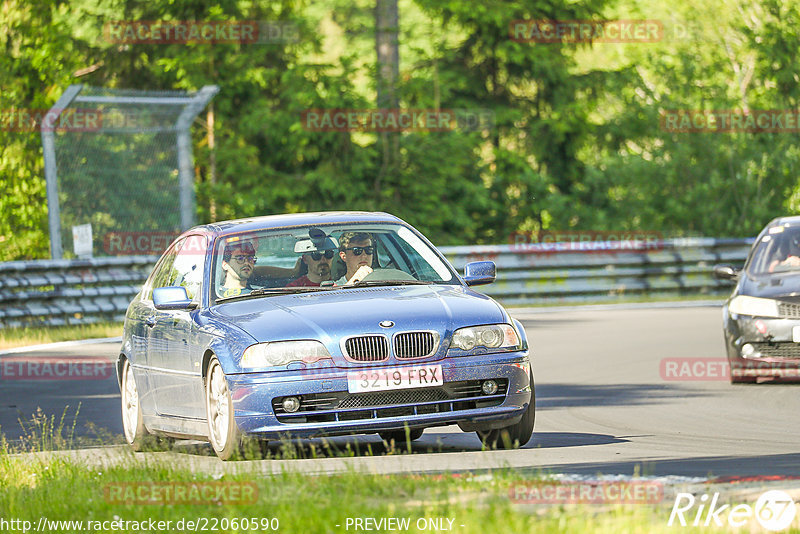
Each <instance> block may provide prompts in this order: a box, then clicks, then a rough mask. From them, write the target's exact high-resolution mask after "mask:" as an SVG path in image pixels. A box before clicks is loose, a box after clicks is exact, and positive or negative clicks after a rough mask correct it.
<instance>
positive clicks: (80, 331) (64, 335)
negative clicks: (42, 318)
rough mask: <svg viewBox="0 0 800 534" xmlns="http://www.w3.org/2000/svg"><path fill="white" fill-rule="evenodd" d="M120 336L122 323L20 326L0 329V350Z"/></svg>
mask: <svg viewBox="0 0 800 534" xmlns="http://www.w3.org/2000/svg"><path fill="white" fill-rule="evenodd" d="M120 335H122V323H118V322H109V323H94V324H81V325H66V326H20V327H8V328H0V350H5V349H12V348H15V347H25V346H28V345H40V344H44V343H55V342H57V341H72V340H76V339H92V338H102V337H117V336H120Z"/></svg>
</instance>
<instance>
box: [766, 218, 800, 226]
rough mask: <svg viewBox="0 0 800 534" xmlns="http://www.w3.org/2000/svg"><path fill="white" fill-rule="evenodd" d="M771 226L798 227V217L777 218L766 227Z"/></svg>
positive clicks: (799, 224)
mask: <svg viewBox="0 0 800 534" xmlns="http://www.w3.org/2000/svg"><path fill="white" fill-rule="evenodd" d="M772 226H800V215H793V216H791V217H777V218H775V219H772V220H771V221H770V222H769V224H768V225H767V227H772Z"/></svg>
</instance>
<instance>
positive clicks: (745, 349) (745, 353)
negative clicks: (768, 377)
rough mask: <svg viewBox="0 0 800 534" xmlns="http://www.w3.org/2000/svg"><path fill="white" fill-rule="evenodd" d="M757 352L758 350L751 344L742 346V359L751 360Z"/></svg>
mask: <svg viewBox="0 0 800 534" xmlns="http://www.w3.org/2000/svg"><path fill="white" fill-rule="evenodd" d="M755 351H756V348H755V347H754V346H753V345H751V344H750V343H745V344H744V345H742V358H749V357H750V356H752V355H753V353H754V352H755Z"/></svg>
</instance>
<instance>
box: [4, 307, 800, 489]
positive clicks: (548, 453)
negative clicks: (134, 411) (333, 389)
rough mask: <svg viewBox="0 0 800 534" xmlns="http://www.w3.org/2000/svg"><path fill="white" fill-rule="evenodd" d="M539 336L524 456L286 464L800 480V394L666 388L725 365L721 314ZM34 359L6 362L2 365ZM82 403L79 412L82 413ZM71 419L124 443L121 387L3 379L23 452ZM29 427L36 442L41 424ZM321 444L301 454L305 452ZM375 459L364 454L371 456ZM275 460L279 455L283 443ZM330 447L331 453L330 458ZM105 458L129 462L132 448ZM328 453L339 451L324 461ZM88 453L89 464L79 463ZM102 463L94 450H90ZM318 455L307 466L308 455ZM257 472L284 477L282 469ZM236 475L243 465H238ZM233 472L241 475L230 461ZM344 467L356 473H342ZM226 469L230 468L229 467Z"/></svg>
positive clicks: (184, 449)
mask: <svg viewBox="0 0 800 534" xmlns="http://www.w3.org/2000/svg"><path fill="white" fill-rule="evenodd" d="M513 314H514V315H515V316H516V317H517V318H518V319H520V320H521V321H522V322H523V324H524V325H525V328H526V330H527V333H528V338H529V342H530V344H531V348H532V354H533V366H534V373H535V378H536V397H537V399H536V400H537V412H536V426H535V429H534V437H533V439H532V440H531V442H530V443H528V444H527V445H526V446H525V447H524V448H522V449H519V450H509V451H482V450H481V443H480V441H479V440H478V438H477V436H476V435H475V434H474V433H462V432H461V431H460V430H459V429H458V427H456V426H452V427H437V428H432V429H428V430H426V432H425V434H424V435H423V437H422V438H421V439H420V440H419V441H417V442H415V443H414V444H413V446H412V451H413V453H414V454H411V455H396V454H390V455H387V454H386V447H385V446H384V444H383V442H382V441H381V440H380V438H378V436H376V435H371V436H358V437H339V438H332V439H330V440H329V443H330V444H331V445H332V447H333V449H339V450H343V449H345V448H346V447H347V446H348V445H350V447H351V448H353V449H356V448H357V449H358V451H360V452H362V453H361V454H359V453H357V454H356V455H355V458H346V459H345V458H340V457H335V454H328V457H327V458H326V457H324V456H325V453H322V456H323V457H321V458H320V457H319V456H318V457H317V459H305V460H280V461H279V463H280V464H286V463H289V464H294V466H295V467H298V468H300V469H301V470H309V471H322V472H325V471H329V472H330V471H339V470H342V469H344V468H350V467H352V466H356V467H362V468H365V469H366V470H368V471H371V472H397V471H409V470H413V471H444V470H449V471H457V470H464V469H484V468H492V467H502V466H508V467H513V468H517V469H531V470H540V469H541V470H545V471H550V472H556V473H575V474H585V475H595V474H598V473H602V474H621V475H633V474H642V475H654V476H664V475H681V476H691V477H705V476H753V475H785V476H800V452H799V451H798V444H800V425H798V424H797V423H798V418H800V395H798V393H800V389H799V388H800V385H795V384H769V383H767V384H757V385H756V384H752V385H731V384H730V383H729V382H728V381H727V379H719V378H716V379H711V380H702V381H687V380H683V379H681V380H667V379H665V377H664V376H662V374H663V373H662V366H661V361H662V359H665V358H719V359H722V358H724V350H723V344H722V329H721V313H720V309H719V307H710V306H706V307H682V308H667V309H620V308H610V309H597V308H595V309H577V308H576V309H572V310H563V309H559V310H555V311H547V310H535V311H534V310H516V312H515V313H513ZM117 348H118V344H115V343H104V344H91V345H80V346H73V347H67V348H63V347H62V348H50V349H47V350H40V351H36V352H28V353H24V357H26V358H46V357H50V358H86V357H100V358H102V357H108V358H113V357H114V355H115V353H116V350H117ZM20 356H23V354H14V355H3V356H0V362H4V361H5V360H6V359H7V358H11V357H17V358H18V357H20ZM79 403H80V413H79V414H78V416H77V418H75V415H74V414H75V410H76V408H77V406H78V404H79ZM66 405H69V408H68V409H67V417H66V418H65V420H66V422H67V424H66V425H65V426H71V425H72V422H73V420H74V421H75V425H76V427H75V428H76V435H78V436H85V437H98V436H99V437H101V438H103V440H104V441H105V442H106V443H109V442H110V441H112V440H113V439H116V440H117V442H118V443H119V441H120V440H121V438H120V434H121V432H122V427H121V418H120V409H119V392H118V388H117V385H116V380H115V378H114V377H113V376H110V377H109V378H106V379H92V380H16V379H14V378H12V377H6V376H0V429H2V432H3V433H4V434H5V435H6V437H7V438H8V439H10V440H12V442H14V440H18V439H19V438H20V436H21V435H23V434H24V433H25V432H24V431H23V430H22V428H21V425H20V423H19V420H23V421H30V419H31V415H32V414H33V413H34V412H35V411H36V410H37V408H38V407H40V408H41V410H42V412H43V413H44V414H48V415H55V416H56V420H58V419H59V418H60V417H61V414H62V413H63V412H64V409H65V406H66ZM26 426H27V428H28V429H29V430H28V432H30V428H31V425H30V423H28V424H27V425H26ZM320 443H321V442H320V440H306V441H304V442H301V443H299V445H301V446H302V448H303V449H301V450H305V451H308V450H309V447H310V446H311V445H312V444H314V445H315V446H319V445H320ZM368 446H369V448H370V449H371V454H370V455H367V454H363V451H365V450H366V449H367V447H368ZM271 447H272V450H274V451H275V452H276V454H277V452H279V450H280V449H279V447H280V445H279V444H272V445H271ZM323 449H324V448H323ZM107 450H108V451H116V452H115V454H125V455H128V456H130V455H129V454H128V452H127V448H126V447H112V448H109V449H107ZM325 450H329V449H325ZM78 454H80V453H78ZM85 455H86V456H90V457H95V456H96V451H92V452H89V451H86V453H85ZM147 455H161V456H163V455H167V456H168V458H169V461H170V462H177V463H179V464H180V463H194V464H197V463H199V464H200V465H203V466H206V467H207V468H208V469H213V470H217V469H219V468H220V466H221V462H219V461H218V460H216V458H214V457H213V456H211V453H210V451H209V448H208V446H207V445H202V444H198V443H196V442H178V443H177V444H176V445H175V446H174V447H173V450H172V451H171V452H167V453H147V454H137V455H135V456H136V457H144V456H147ZM305 456H306V457H308V455H305ZM244 463H247V464H250V466H249V467H248V469H249V470H252V468H253V464H254V463H255V464H264V465H263V466H262V467H261V468H260V470H262V471H265V472H266V471H271V470H274V469H275V465H276V461H272V462H270V461H265V462H244ZM234 464H235V463H234ZM225 465H226V466H227V465H231V463H230V462H229V463H228V464H225ZM345 466H347V467H345ZM226 468H227V467H226Z"/></svg>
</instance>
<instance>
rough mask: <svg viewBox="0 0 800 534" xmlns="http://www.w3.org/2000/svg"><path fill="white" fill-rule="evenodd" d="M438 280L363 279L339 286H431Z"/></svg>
mask: <svg viewBox="0 0 800 534" xmlns="http://www.w3.org/2000/svg"><path fill="white" fill-rule="evenodd" d="M435 283H436V282H426V281H424V280H362V281H360V282H356V283H355V284H350V285H344V286H339V287H342V288H347V287H369V286H373V287H374V286H429V285H431V284H435Z"/></svg>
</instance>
